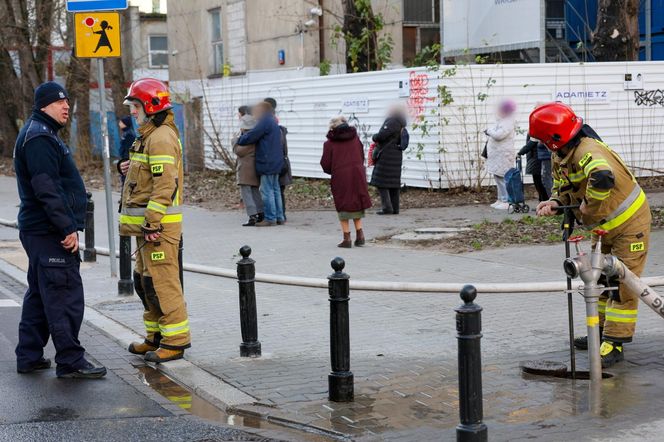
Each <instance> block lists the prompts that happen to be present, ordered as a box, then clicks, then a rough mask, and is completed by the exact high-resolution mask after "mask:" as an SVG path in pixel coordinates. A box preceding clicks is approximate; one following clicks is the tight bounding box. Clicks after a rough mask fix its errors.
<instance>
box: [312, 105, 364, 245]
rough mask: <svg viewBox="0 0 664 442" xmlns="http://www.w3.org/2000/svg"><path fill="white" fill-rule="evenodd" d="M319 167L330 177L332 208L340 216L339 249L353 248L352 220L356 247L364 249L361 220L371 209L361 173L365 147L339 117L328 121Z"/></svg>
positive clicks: (344, 119) (346, 122) (343, 118)
mask: <svg viewBox="0 0 664 442" xmlns="http://www.w3.org/2000/svg"><path fill="white" fill-rule="evenodd" d="M320 165H321V167H322V168H323V172H325V173H327V174H329V175H332V179H331V180H330V186H331V188H332V196H333V198H334V206H335V207H336V209H337V212H338V213H339V222H340V223H341V230H342V231H343V234H344V239H343V241H342V242H341V243H340V244H339V247H344V248H350V247H352V241H351V236H350V222H349V221H350V220H351V219H352V220H353V223H354V224H355V245H356V246H358V247H359V246H363V245H364V232H363V231H362V218H363V217H364V211H365V209H368V208H369V207H371V198H370V197H369V189H368V188H367V175H366V171H365V169H364V147H363V146H362V142H361V141H360V139H359V138H358V136H357V131H356V130H355V128H354V127H351V126H349V125H348V121H347V120H346V117H343V116H338V117H335V118H333V119H332V120H331V121H330V130H329V132H328V133H327V141H326V142H325V144H324V145H323V157H322V158H321V160H320Z"/></svg>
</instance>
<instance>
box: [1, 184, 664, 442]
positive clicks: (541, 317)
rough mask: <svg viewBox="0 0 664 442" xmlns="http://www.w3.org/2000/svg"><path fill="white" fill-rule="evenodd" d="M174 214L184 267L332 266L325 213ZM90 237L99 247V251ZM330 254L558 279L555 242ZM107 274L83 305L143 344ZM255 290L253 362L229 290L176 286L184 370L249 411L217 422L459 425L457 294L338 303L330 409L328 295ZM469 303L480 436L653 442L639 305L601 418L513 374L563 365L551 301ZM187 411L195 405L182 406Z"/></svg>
mask: <svg viewBox="0 0 664 442" xmlns="http://www.w3.org/2000/svg"><path fill="white" fill-rule="evenodd" d="M1 182H2V181H1V180H0V183H1ZM3 192H9V191H7V190H2V189H0V209H2V208H3V207H4V208H7V207H13V206H11V204H10V202H9V199H7V198H5V197H3V196H2V195H3ZM656 197H657V198H659V200H660V202H661V201H662V199H663V198H662V194H660V195H658V196H656ZM100 201H101V200H100ZM98 207H99V205H98ZM12 210H13V209H12ZM185 211H186V213H187V214H186V216H187V220H188V221H187V222H186V223H185V229H190V230H188V232H189V233H187V235H190V236H189V238H190V239H187V237H185V261H188V262H197V263H201V264H207V265H213V266H219V267H227V268H232V267H233V266H234V263H235V261H237V259H238V256H237V249H238V248H239V246H241V245H242V244H244V243H249V244H250V245H255V247H254V254H253V255H252V257H253V258H255V259H256V260H257V269H258V271H259V272H265V273H277V274H284V275H303V276H312V277H325V276H326V275H327V274H329V273H330V272H331V269H330V268H329V260H330V259H331V258H332V257H334V256H335V255H337V254H339V249H337V248H336V246H335V245H336V243H337V242H338V240H337V233H338V232H337V230H336V229H337V226H336V218H335V217H334V214H333V213H332V212H329V213H328V212H306V213H291V214H290V217H289V218H290V219H289V224H288V225H287V226H285V227H283V228H279V229H276V230H271V229H267V230H269V232H268V231H261V230H260V229H256V230H252V229H250V230H247V229H246V228H242V227H239V225H236V222H238V221H241V220H242V215H241V214H240V213H239V212H225V213H213V212H207V211H204V210H201V209H196V208H189V207H188V208H186V209H185ZM99 217H103V215H102V214H100V213H97V218H98V221H97V222H98V223H101V222H102V221H101V220H100V219H99ZM498 217H500V219H501V218H503V217H504V215H498V214H496V213H495V212H493V211H491V210H489V209H486V208H480V207H474V206H473V207H469V208H448V209H431V210H426V211H410V210H408V211H404V212H403V216H401V215H400V216H399V217H394V218H390V219H384V217H383V218H381V219H378V218H380V217H368V218H367V220H366V223H367V225H368V226H370V227H368V229H369V228H370V229H371V231H372V235H378V234H380V235H383V234H389V233H391V232H395V233H396V232H400V231H404V230H405V229H407V228H410V229H412V228H413V226H415V225H427V226H428V225H432V226H433V225H440V223H446V225H459V224H460V223H463V222H464V221H463V220H464V219H465V220H468V219H470V220H477V219H479V220H481V219H483V218H488V219H498ZM436 219H437V220H439V221H440V223H436ZM390 223H394V224H393V225H391V224H390ZM98 225H100V226H102V228H99V229H98V232H104V229H103V224H98ZM103 236H104V235H103V233H98V235H97V240H98V242H99V244H102V245H103V244H104V243H105V240H104V238H103ZM0 240H4V241H2V242H0V258H3V259H5V260H7V261H8V262H13V263H14V264H15V265H16V266H18V267H21V256H20V255H21V254H22V252H21V251H20V249H17V245H16V232H15V231H13V230H11V229H0ZM651 243H652V250H651V253H650V257H649V262H648V267H647V270H646V274H647V275H648V276H650V275H661V274H664V270H663V268H664V232H662V231H659V232H654V233H653V235H652V241H651ZM17 250H18V251H17ZM343 253H344V257H345V258H347V259H346V260H347V268H346V270H347V272H348V273H349V274H350V275H351V278H357V279H365V280H377V281H400V280H404V281H406V280H407V281H440V282H464V281H467V282H471V281H472V282H515V281H555V280H563V279H564V275H563V272H562V269H561V268H560V263H561V262H562V255H563V250H562V246H560V245H554V246H534V247H515V248H505V249H500V250H487V251H482V252H478V253H471V254H464V255H449V254H446V253H443V252H437V251H432V250H427V251H419V250H412V249H406V248H398V247H390V248H383V247H380V246H377V245H375V244H369V245H368V247H365V248H363V249H355V248H354V249H352V250H347V251H344V252H343ZM108 267H109V266H108V260H107V258H104V257H100V258H99V262H98V263H97V264H84V266H83V278H84V281H85V284H86V293H87V296H88V305H90V306H92V307H94V308H95V309H96V310H97V311H99V312H100V313H102V314H103V315H106V316H108V317H110V318H112V319H114V320H115V321H117V322H119V323H121V324H123V325H124V326H126V327H128V328H130V329H132V330H133V331H135V332H137V333H141V332H142V328H143V325H142V322H141V310H142V307H141V304H140V301H139V300H138V298H136V297H129V298H121V297H118V296H117V294H116V289H115V288H116V281H115V280H112V279H110V278H109V277H108ZM256 289H257V307H258V315H259V316H258V321H259V340H260V341H261V343H262V347H263V357H261V358H259V359H242V358H240V357H239V351H238V345H239V343H240V341H241V337H240V330H239V313H238V297H237V294H238V291H237V282H236V281H234V280H229V279H221V278H215V277H210V276H204V275H195V274H190V273H187V274H185V291H186V296H187V302H188V309H189V313H190V323H191V328H192V337H193V344H194V345H193V347H192V348H191V349H190V350H188V351H187V354H186V359H187V360H188V361H190V362H192V363H193V364H195V365H197V366H198V367H201V368H202V369H204V370H206V371H208V372H209V373H211V374H213V375H215V376H217V377H219V378H220V379H223V380H224V381H226V382H228V383H230V384H232V385H234V386H236V387H237V388H239V389H241V390H242V391H244V392H246V393H248V394H250V395H252V396H253V397H255V398H257V399H258V401H259V403H260V404H262V405H242V406H238V407H236V409H234V410H226V413H222V416H221V417H220V419H221V421H222V422H225V423H228V422H234V421H236V420H237V419H238V417H237V416H239V415H240V414H242V415H244V416H247V415H248V414H247V413H255V414H256V415H258V414H260V415H262V416H269V417H274V418H280V419H285V420H288V421H291V422H292V421H294V422H299V423H301V424H303V425H308V426H311V427H316V428H321V429H325V430H329V431H333V432H337V433H340V434H345V435H348V437H350V438H353V439H356V440H394V441H408V440H412V441H429V440H431V441H436V440H454V427H455V426H456V425H457V423H458V387H457V380H456V379H457V370H456V364H457V361H456V338H455V328H454V325H455V322H454V308H455V307H456V306H458V305H459V304H460V300H459V298H458V296H457V295H451V294H435V293H424V294H422V293H418V294H415V293H410V294H406V293H381V292H358V291H353V292H351V300H350V314H351V317H350V323H351V370H352V371H353V372H354V374H355V393H356V394H355V397H356V400H355V402H353V403H350V404H340V403H333V402H329V401H327V375H328V373H329V369H330V366H329V364H330V361H329V347H328V345H329V303H328V299H327V298H328V294H327V292H326V290H322V289H309V288H297V287H287V286H275V285H265V284H257V287H256ZM661 290H664V289H661ZM477 302H478V303H479V304H480V305H481V306H482V307H483V308H484V312H483V333H484V338H483V340H482V354H483V379H484V410H485V421H486V423H487V425H488V428H489V440H492V441H513V440H532V439H537V440H543V441H561V440H566V441H586V440H587V441H608V440H644V441H650V440H653V441H655V440H662V437H661V434H664V422H663V421H662V420H661V418H660V412H659V410H660V409H661V408H662V407H663V406H664V396H663V395H662V394H661V392H662V391H664V377H663V376H662V374H663V372H664V321H662V319H661V318H659V317H658V316H657V315H655V314H654V313H653V312H651V311H649V309H648V308H647V307H645V306H642V308H641V312H640V314H639V324H638V327H637V333H636V336H635V342H634V343H633V344H629V345H627V346H626V347H625V348H626V361H625V362H623V363H621V364H620V365H619V366H616V367H615V368H613V369H611V370H609V371H610V372H611V373H612V374H614V377H613V378H611V379H607V380H605V381H603V387H602V394H603V397H604V401H603V404H604V406H603V408H602V409H601V412H600V414H599V415H598V416H593V415H591V414H589V413H588V411H587V410H588V406H589V405H588V384H589V383H588V381H584V380H578V381H571V380H569V379H562V378H542V377H537V376H533V375H527V374H522V372H521V369H520V363H521V362H523V361H528V360H533V359H545V360H552V361H558V362H562V363H565V364H569V355H568V353H567V348H568V342H567V304H566V297H565V295H564V294H561V293H523V294H509V293H508V294H483V293H480V294H479V295H478V298H477ZM574 310H575V314H576V321H575V322H576V333H577V335H578V334H581V333H583V332H584V331H585V323H584V320H583V318H584V317H583V311H584V304H583V301H582V299H581V297H580V296H575V297H574ZM585 357H586V355H585V352H579V353H578V356H577V358H578V359H577V361H578V366H579V369H580V370H587V364H586V362H585ZM132 373H133V377H134V379H135V380H136V382H141V383H145V382H147V383H150V382H151V381H149V380H147V379H144V378H141V376H144V374H140V373H138V372H137V371H136V370H133V371H132ZM137 373H138V374H137ZM159 383H160V381H159V380H157V382H156V384H159ZM167 396H168V395H167ZM175 396H177V395H175ZM184 396H186V394H184ZM177 402H179V403H180V405H182V404H185V405H187V404H188V403H187V402H186V401H182V402H180V401H174V402H173V403H172V404H171V405H172V406H173V407H177V408H180V409H181V410H183V409H182V408H181V406H180V405H178V403H177ZM196 403H197V400H196V399H195V397H192V400H191V404H192V408H194V404H196ZM243 420H244V422H255V421H254V420H253V419H251V418H243ZM261 422H263V421H261ZM286 439H287V440H291V439H288V438H286ZM294 440H299V439H294Z"/></svg>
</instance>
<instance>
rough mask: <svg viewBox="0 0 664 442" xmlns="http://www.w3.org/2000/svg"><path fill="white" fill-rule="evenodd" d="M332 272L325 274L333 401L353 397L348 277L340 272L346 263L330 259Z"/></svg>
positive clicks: (343, 400)
mask: <svg viewBox="0 0 664 442" xmlns="http://www.w3.org/2000/svg"><path fill="white" fill-rule="evenodd" d="M331 264H332V268H333V269H334V273H333V274H331V275H330V276H329V277H328V280H329V281H328V290H329V295H330V298H329V299H330V357H331V365H332V371H331V372H330V374H329V375H328V377H327V382H328V388H329V393H328V397H329V399H330V400H331V401H334V402H351V401H353V399H354V387H353V372H352V371H350V320H349V317H348V313H349V312H348V301H349V299H350V296H349V295H350V276H348V275H347V274H346V273H344V272H343V270H344V267H345V266H346V263H345V262H344V260H343V259H341V258H334V259H333V260H332V263H331Z"/></svg>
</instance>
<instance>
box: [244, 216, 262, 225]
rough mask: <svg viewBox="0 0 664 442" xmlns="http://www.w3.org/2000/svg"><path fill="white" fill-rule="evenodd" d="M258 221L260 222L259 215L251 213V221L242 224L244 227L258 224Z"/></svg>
mask: <svg viewBox="0 0 664 442" xmlns="http://www.w3.org/2000/svg"><path fill="white" fill-rule="evenodd" d="M256 222H258V215H251V216H250V217H249V221H247V222H246V223H244V224H242V227H253V226H255V225H256Z"/></svg>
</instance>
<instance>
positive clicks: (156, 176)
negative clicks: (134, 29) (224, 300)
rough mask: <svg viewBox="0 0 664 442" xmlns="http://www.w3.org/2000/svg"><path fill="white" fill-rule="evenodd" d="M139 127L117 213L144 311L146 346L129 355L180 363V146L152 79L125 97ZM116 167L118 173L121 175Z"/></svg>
mask: <svg viewBox="0 0 664 442" xmlns="http://www.w3.org/2000/svg"><path fill="white" fill-rule="evenodd" d="M125 104H127V105H129V107H130V112H131V114H132V116H133V117H134V118H135V119H136V121H137V122H138V125H139V128H138V133H139V136H138V138H137V139H136V141H135V142H134V144H133V146H132V147H131V149H130V152H129V159H130V161H129V165H128V168H127V167H126V164H124V166H125V168H126V170H127V176H126V180H125V186H124V189H123V192H122V202H121V208H120V234H121V235H126V236H135V237H137V238H136V242H137V250H138V254H137V257H136V268H135V270H134V287H135V289H136V293H138V296H139V297H140V298H141V300H142V302H143V306H144V308H145V312H144V314H143V320H144V323H145V335H146V337H145V341H144V342H134V343H132V344H131V345H130V346H129V351H130V352H131V353H134V354H141V355H145V360H146V361H150V362H155V363H159V362H166V361H172V360H174V359H180V358H182V357H183V356H184V350H185V349H186V348H189V347H190V345H191V344H190V343H191V338H190V333H189V319H188V317H187V308H186V305H185V302H184V295H183V293H182V285H181V281H180V266H179V260H178V249H179V243H180V239H181V235H182V209H181V204H182V187H183V177H184V173H183V168H182V146H181V145H180V141H179V140H180V137H179V133H178V129H177V127H176V126H175V117H174V114H173V111H172V110H171V107H172V106H171V102H170V98H169V93H168V88H167V87H166V85H165V84H164V83H162V82H161V81H159V80H155V79H152V78H144V79H141V80H137V81H135V82H134V83H132V85H131V87H130V88H129V93H128V94H127V96H126V97H125ZM122 166H123V165H121V170H122Z"/></svg>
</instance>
